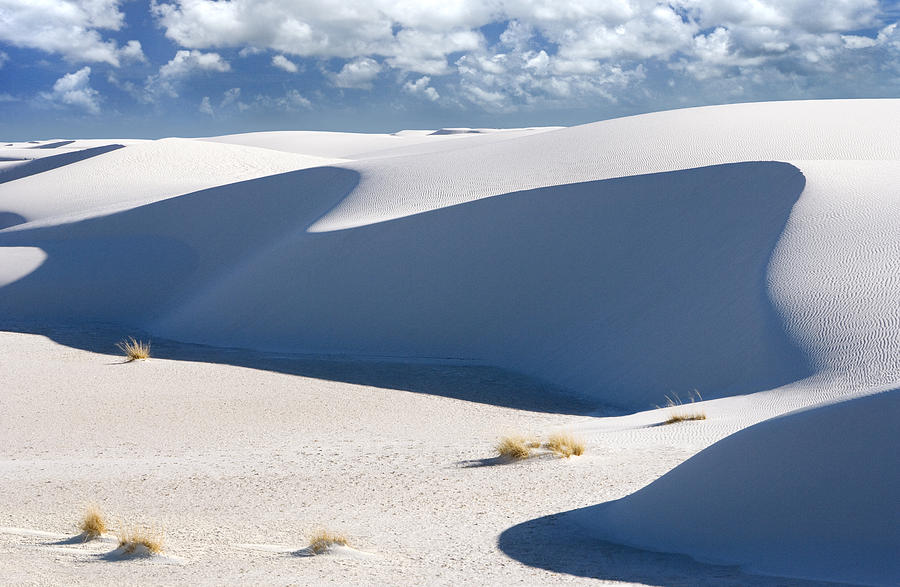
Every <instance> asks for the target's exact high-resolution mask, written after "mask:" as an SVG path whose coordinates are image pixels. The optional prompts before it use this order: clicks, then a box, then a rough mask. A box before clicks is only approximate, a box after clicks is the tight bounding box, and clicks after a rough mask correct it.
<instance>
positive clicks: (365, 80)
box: [331, 57, 381, 90]
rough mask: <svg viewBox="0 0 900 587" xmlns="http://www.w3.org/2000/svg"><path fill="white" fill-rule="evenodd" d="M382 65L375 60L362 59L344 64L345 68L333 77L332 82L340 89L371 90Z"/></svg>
mask: <svg viewBox="0 0 900 587" xmlns="http://www.w3.org/2000/svg"><path fill="white" fill-rule="evenodd" d="M380 71H381V64H380V63H378V62H377V61H375V60H374V59H369V58H368V57H362V58H360V59H355V60H353V61H350V62H349V63H346V64H344V67H342V68H341V70H340V71H339V72H337V73H335V74H332V75H331V82H332V83H333V84H334V85H336V86H337V87H339V88H358V89H363V90H368V89H371V87H372V82H373V81H374V80H375V78H376V77H378V73H379V72H380Z"/></svg>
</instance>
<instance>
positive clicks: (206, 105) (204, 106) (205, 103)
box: [200, 96, 215, 116]
mask: <svg viewBox="0 0 900 587" xmlns="http://www.w3.org/2000/svg"><path fill="white" fill-rule="evenodd" d="M200 112H202V113H203V114H208V115H210V116H213V115H214V114H215V111H214V110H213V107H212V104H210V102H209V96H203V99H202V100H200Z"/></svg>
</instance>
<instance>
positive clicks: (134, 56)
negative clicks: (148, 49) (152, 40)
mask: <svg viewBox="0 0 900 587" xmlns="http://www.w3.org/2000/svg"><path fill="white" fill-rule="evenodd" d="M119 56H120V57H121V58H122V59H124V60H125V61H146V58H145V57H144V50H143V49H142V48H141V42H140V41H128V42H127V43H125V45H124V46H123V47H122V48H121V49H119Z"/></svg>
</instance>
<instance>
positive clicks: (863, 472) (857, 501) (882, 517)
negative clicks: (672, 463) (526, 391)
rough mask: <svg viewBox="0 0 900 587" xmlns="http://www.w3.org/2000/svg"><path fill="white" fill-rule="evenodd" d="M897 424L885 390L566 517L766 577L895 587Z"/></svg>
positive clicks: (897, 399) (899, 571)
mask: <svg viewBox="0 0 900 587" xmlns="http://www.w3.org/2000/svg"><path fill="white" fill-rule="evenodd" d="M898 414H900V394H898V391H897V390H893V391H889V392H884V393H879V394H876V395H872V396H867V397H862V398H857V399H852V400H848V401H846V402H841V403H836V404H830V405H826V406H824V407H819V408H814V409H810V410H805V411H800V412H793V413H791V414H788V415H785V416H782V417H779V418H775V419H772V420H768V421H765V422H762V423H760V424H757V425H755V426H752V427H750V428H747V429H745V430H742V431H740V432H738V433H736V434H734V435H732V436H729V437H728V438H726V439H724V440H722V441H720V442H718V443H716V444H714V445H713V446H711V447H710V448H708V449H706V450H704V451H703V452H701V453H699V454H698V455H696V456H694V457H693V458H691V459H689V460H688V461H686V462H685V463H683V464H681V465H679V466H678V467H676V468H675V469H674V470H672V471H670V472H669V473H667V474H665V475H663V476H662V477H661V478H660V479H658V480H657V481H655V482H653V483H652V484H650V485H649V486H647V487H646V488H644V489H642V490H640V491H638V492H636V493H633V494H632V495H629V496H628V497H626V498H623V499H620V500H617V501H614V502H609V503H605V504H602V505H599V506H595V507H592V508H587V509H585V510H581V511H578V512H576V513H575V515H577V517H578V518H579V520H578V521H579V522H580V523H581V524H587V525H589V526H590V527H591V528H592V529H599V530H598V533H599V534H600V535H601V536H603V537H604V538H606V539H608V540H613V541H616V542H622V543H625V544H630V545H633V546H641V547H649V548H652V549H655V550H662V551H667V552H684V553H688V554H691V555H692V556H694V557H697V558H700V559H701V560H707V561H712V562H716V563H725V564H727V563H740V564H742V565H744V566H745V567H746V568H748V569H751V570H754V571H758V572H764V573H768V574H774V575H786V576H795V577H797V576H799V577H805V578H808V579H817V580H829V581H847V582H851V583H866V584H880V585H891V584H895V581H896V579H897V577H900V561H898V558H897V556H896V555H897V552H900V512H898V509H897V507H896V503H895V502H896V499H895V495H896V489H897V486H898V484H900V469H898V467H897V465H896V461H897V455H896V444H895V443H894V442H893V441H894V440H896V428H897V426H896V419H897V416H898ZM892 504H893V505H892Z"/></svg>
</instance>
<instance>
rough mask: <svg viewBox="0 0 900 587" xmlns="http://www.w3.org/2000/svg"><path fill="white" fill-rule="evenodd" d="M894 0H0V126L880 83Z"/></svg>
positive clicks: (893, 59) (571, 104)
mask: <svg viewBox="0 0 900 587" xmlns="http://www.w3.org/2000/svg"><path fill="white" fill-rule="evenodd" d="M898 21H900V0H892V1H880V2H879V1H878V0H673V1H670V2H656V1H654V0H571V1H566V0H343V1H339V0H149V1H148V0H0V139H5V140H23V139H31V138H51V137H76V136H77V137H147V138H155V137H160V136H171V135H180V136H203V135H213V134H224V133H230V132H244V131H250V130H275V129H317V130H358V131H365V132H375V131H395V130H400V129H403V128H439V127H445V126H473V127H479V126H480V127H510V126H532V125H571V124H578V123H584V122H591V121H594V120H600V119H604V118H611V117H615V116H622V115H627V114H636V113H641V112H649V111H655V110H665V109H671V108H679V107H684V106H696V105H704V104H721V103H731V102H746V101H758V100H785V99H807V98H847V97H898V96H900V28H898V24H897V22H898Z"/></svg>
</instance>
